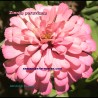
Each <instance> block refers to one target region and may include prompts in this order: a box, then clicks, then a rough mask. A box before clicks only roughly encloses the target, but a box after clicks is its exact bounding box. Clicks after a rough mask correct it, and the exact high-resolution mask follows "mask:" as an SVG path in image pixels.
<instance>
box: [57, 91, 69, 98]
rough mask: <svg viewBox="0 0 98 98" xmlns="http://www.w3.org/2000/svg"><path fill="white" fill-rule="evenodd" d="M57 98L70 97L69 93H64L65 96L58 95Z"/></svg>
mask: <svg viewBox="0 0 98 98" xmlns="http://www.w3.org/2000/svg"><path fill="white" fill-rule="evenodd" d="M56 97H69V95H68V93H67V92H66V93H64V94H61V95H57V96H56Z"/></svg>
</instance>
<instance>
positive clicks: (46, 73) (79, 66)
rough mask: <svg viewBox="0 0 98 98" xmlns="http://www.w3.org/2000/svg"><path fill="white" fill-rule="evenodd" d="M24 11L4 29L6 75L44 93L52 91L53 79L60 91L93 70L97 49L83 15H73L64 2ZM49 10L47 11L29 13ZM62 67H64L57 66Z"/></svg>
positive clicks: (65, 89) (57, 89) (33, 91)
mask: <svg viewBox="0 0 98 98" xmlns="http://www.w3.org/2000/svg"><path fill="white" fill-rule="evenodd" d="M23 12H24V13H25V14H23V15H17V16H14V17H12V18H11V19H10V27H8V28H6V30H5V43H4V44H3V46H2V52H3V55H4V57H5V58H6V59H8V60H7V61H6V62H4V64H3V65H4V67H5V69H6V76H7V77H8V78H10V79H11V80H13V81H20V82H24V84H25V85H27V86H33V88H30V90H31V91H32V93H36V92H37V91H39V92H40V93H41V94H42V95H47V94H49V93H50V92H51V90H52V88H53V86H52V80H51V78H54V87H55V89H56V91H57V94H62V93H64V92H66V91H68V89H69V85H70V84H71V83H73V82H76V81H77V80H78V79H80V78H88V77H90V75H91V74H92V68H91V65H92V63H93V58H92V57H91V56H90V53H91V52H93V51H95V50H96V44H95V42H94V40H93V39H92V37H91V29H90V26H89V25H88V24H86V23H85V22H84V19H83V18H82V17H80V16H76V15H73V16H72V10H71V9H69V7H68V6H67V5H66V4H65V3H61V4H60V5H59V6H43V5H41V4H37V5H35V9H33V8H27V9H25V10H24V11H23ZM31 12H32V13H33V12H46V13H47V14H46V15H42V14H41V15H38V14H36V15H32V14H28V13H31ZM23 68H48V69H49V68H54V70H43V69H41V70H40V69H36V70H23ZM56 68H61V70H55V69H56Z"/></svg>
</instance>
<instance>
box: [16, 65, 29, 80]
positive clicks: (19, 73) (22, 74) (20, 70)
mask: <svg viewBox="0 0 98 98" xmlns="http://www.w3.org/2000/svg"><path fill="white" fill-rule="evenodd" d="M23 68H27V66H26V65H22V66H20V67H19V68H18V70H17V76H18V78H20V79H24V78H25V77H26V76H27V75H28V74H29V73H28V70H24V69H23Z"/></svg>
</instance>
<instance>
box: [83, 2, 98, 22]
mask: <svg viewBox="0 0 98 98" xmlns="http://www.w3.org/2000/svg"><path fill="white" fill-rule="evenodd" d="M81 15H82V16H83V17H85V18H86V19H92V20H94V21H95V22H97V23H98V1H96V3H95V1H87V6H86V7H85V8H84V9H83V10H82V11H81Z"/></svg>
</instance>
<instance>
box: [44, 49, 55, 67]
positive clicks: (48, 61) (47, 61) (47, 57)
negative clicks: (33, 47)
mask: <svg viewBox="0 0 98 98" xmlns="http://www.w3.org/2000/svg"><path fill="white" fill-rule="evenodd" d="M52 62H53V55H52V51H51V49H47V51H46V55H45V64H46V65H51V64H52Z"/></svg>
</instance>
